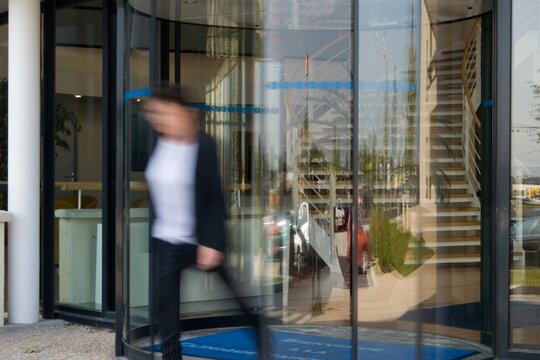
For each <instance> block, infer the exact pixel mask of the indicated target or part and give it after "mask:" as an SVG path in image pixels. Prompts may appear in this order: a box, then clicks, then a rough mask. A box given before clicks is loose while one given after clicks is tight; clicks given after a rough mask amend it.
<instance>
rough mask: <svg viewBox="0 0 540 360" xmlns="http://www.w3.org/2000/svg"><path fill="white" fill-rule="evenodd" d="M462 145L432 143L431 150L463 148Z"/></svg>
mask: <svg viewBox="0 0 540 360" xmlns="http://www.w3.org/2000/svg"><path fill="white" fill-rule="evenodd" d="M461 149H462V146H461V145H460V144H449V145H447V146H446V145H440V144H432V145H431V150H445V151H446V150H461Z"/></svg>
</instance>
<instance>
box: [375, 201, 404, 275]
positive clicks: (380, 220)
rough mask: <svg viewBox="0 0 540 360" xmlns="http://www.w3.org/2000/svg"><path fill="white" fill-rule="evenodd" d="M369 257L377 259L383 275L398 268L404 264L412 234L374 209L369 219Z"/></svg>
mask: <svg viewBox="0 0 540 360" xmlns="http://www.w3.org/2000/svg"><path fill="white" fill-rule="evenodd" d="M369 239H370V249H371V256H372V257H374V258H378V259H379V266H380V267H381V270H382V272H383V273H389V272H392V271H393V270H394V269H397V268H400V267H401V266H403V264H404V262H405V256H406V255H407V250H408V248H409V243H410V242H414V241H415V237H414V236H412V234H411V233H410V232H409V231H407V230H404V229H402V228H401V227H399V226H398V224H396V223H394V222H392V221H390V219H389V218H388V217H386V216H384V214H383V213H382V211H381V210H380V209H376V210H375V211H374V212H373V214H372V215H371V216H370V218H369Z"/></svg>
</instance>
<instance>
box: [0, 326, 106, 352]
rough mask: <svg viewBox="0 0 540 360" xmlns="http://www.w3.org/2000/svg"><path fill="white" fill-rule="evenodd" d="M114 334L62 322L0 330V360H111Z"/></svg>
mask: <svg viewBox="0 0 540 360" xmlns="http://www.w3.org/2000/svg"><path fill="white" fill-rule="evenodd" d="M114 358H115V357H114V331H112V330H109V329H100V328H95V327H91V326H83V325H77V324H73V323H68V322H64V321H61V320H47V321H41V322H39V323H38V324H34V325H24V326H23V325H7V326H5V327H0V359H2V360H11V359H14V360H15V359H17V360H19V359H21V360H24V359H39V360H63V359H66V360H68V359H69V360H79V359H85V360H87V359H91V360H101V359H104V360H111V359H114Z"/></svg>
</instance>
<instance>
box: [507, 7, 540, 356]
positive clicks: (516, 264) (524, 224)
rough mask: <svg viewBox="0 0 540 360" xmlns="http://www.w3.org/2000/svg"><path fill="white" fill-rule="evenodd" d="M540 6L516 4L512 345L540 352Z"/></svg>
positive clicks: (513, 85)
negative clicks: (539, 123) (539, 159)
mask: <svg viewBox="0 0 540 360" xmlns="http://www.w3.org/2000/svg"><path fill="white" fill-rule="evenodd" d="M539 24H540V2H539V1H514V2H513V3H512V105H511V107H512V123H511V129H512V133H511V134H512V138H511V155H512V157H511V159H512V163H511V174H510V176H511V186H512V192H511V196H512V197H511V200H510V205H511V220H510V239H509V240H510V241H509V243H510V244H509V245H510V251H511V252H512V253H511V263H510V264H511V266H510V299H509V301H510V306H509V308H510V329H511V333H510V340H511V341H510V343H511V346H512V347H515V348H524V349H536V350H538V349H540V314H539V312H538V307H537V306H538V305H537V304H538V301H539V300H540V292H539V289H540V281H539V276H540V257H539V255H540V243H539V237H538V236H537V234H538V232H539V229H540V228H539V227H538V223H537V221H538V219H539V217H538V216H539V211H540V210H538V208H539V207H540V205H539V204H540V201H539V199H540V194H539V193H538V190H540V189H539V186H538V184H539V183H540V178H539V176H540V173H539V172H538V166H537V165H538V164H537V157H536V154H537V153H538V151H539V150H540V148H539V142H538V134H539V132H538V123H537V121H538V120H540V105H539V104H540V66H539V61H540V25H539Z"/></svg>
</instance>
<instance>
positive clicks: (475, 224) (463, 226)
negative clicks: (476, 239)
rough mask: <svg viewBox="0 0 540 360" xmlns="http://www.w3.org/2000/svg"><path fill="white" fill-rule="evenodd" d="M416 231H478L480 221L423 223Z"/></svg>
mask: <svg viewBox="0 0 540 360" xmlns="http://www.w3.org/2000/svg"><path fill="white" fill-rule="evenodd" d="M417 230H418V231H422V233H425V232H439V231H469V230H480V221H478V220H470V221H461V222H448V223H437V222H429V221H424V222H422V224H421V225H420V227H419V228H418V229H417Z"/></svg>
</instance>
